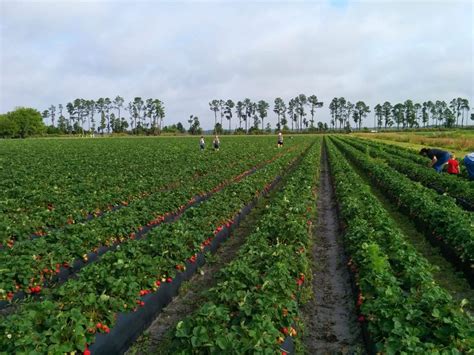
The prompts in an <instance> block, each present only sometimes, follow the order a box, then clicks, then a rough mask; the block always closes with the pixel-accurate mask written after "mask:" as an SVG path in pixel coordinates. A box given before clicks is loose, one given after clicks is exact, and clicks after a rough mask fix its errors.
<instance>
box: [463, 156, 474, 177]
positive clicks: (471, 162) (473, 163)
mask: <svg viewBox="0 0 474 355" xmlns="http://www.w3.org/2000/svg"><path fill="white" fill-rule="evenodd" d="M464 166H465V167H466V170H467V174H468V175H469V180H474V152H472V153H469V154H466V156H465V157H464Z"/></svg>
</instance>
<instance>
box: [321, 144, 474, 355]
mask: <svg viewBox="0 0 474 355" xmlns="http://www.w3.org/2000/svg"><path fill="white" fill-rule="evenodd" d="M327 147H328V152H329V158H330V167H331V172H332V175H333V179H334V187H335V193H336V198H337V201H338V206H339V211H340V216H341V219H342V221H343V224H344V226H343V227H344V244H345V248H346V251H347V252H348V254H349V255H350V259H349V262H348V266H349V267H350V269H351V271H352V273H353V275H354V283H355V286H356V288H357V290H358V294H357V299H356V307H357V309H358V312H359V318H358V319H359V321H360V322H361V323H362V324H363V326H364V329H365V331H366V334H368V339H369V342H370V343H372V344H373V346H374V348H373V349H372V350H373V351H374V352H382V353H387V354H395V353H412V354H415V353H417V354H420V353H428V352H429V353H441V352H447V353H448V352H449V353H459V352H466V351H468V350H469V349H472V348H473V346H474V333H473V330H474V329H473V327H472V321H473V319H472V318H471V317H470V316H469V315H467V314H465V313H463V310H462V305H461V307H459V306H458V305H456V304H455V303H454V302H453V299H452V297H451V296H450V295H449V294H448V292H447V291H445V290H444V289H442V288H441V287H439V286H438V285H437V284H436V283H435V281H434V279H433V276H432V274H431V271H430V270H431V267H430V264H429V262H428V261H427V260H426V259H424V258H423V257H422V256H420V255H419V254H418V253H417V252H416V250H415V249H414V247H413V246H412V245H411V244H410V243H408V242H407V241H406V240H405V237H404V235H403V234H402V232H401V231H400V229H399V228H398V227H397V225H396V222H394V221H393V220H392V219H391V217H390V215H389V214H388V212H387V211H386V210H385V209H384V208H383V206H382V205H381V203H380V202H379V201H378V200H377V198H376V197H375V196H374V195H373V194H372V193H371V190H370V187H369V186H368V185H367V184H366V183H365V182H364V181H363V180H362V178H361V177H360V176H359V175H358V174H357V173H356V172H355V171H354V170H353V168H352V167H351V166H350V164H349V162H348V161H347V160H346V158H345V157H344V156H345V155H347V153H346V151H345V150H344V151H342V152H339V151H338V150H337V149H336V147H335V146H334V145H333V143H332V142H330V141H329V142H327Z"/></svg>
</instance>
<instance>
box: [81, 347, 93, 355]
mask: <svg viewBox="0 0 474 355" xmlns="http://www.w3.org/2000/svg"><path fill="white" fill-rule="evenodd" d="M82 354H83V355H91V351H90V350H89V349H88V348H87V347H86V348H85V349H84V352H83V353H82Z"/></svg>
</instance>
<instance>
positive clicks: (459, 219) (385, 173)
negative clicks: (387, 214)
mask: <svg viewBox="0 0 474 355" xmlns="http://www.w3.org/2000/svg"><path fill="white" fill-rule="evenodd" d="M335 142H336V144H337V145H338V147H340V149H341V150H342V151H343V152H344V154H345V155H346V156H347V157H348V158H349V159H350V160H351V161H352V162H353V163H355V164H356V165H357V166H359V167H360V168H361V169H362V170H363V171H365V172H367V175H368V176H369V178H370V179H371V180H372V181H373V182H374V183H375V184H376V185H378V186H379V187H380V188H381V189H383V191H384V193H385V194H387V195H388V196H389V197H390V198H391V199H392V200H393V201H394V203H396V205H397V206H399V207H400V208H401V209H402V210H403V211H404V212H405V213H407V214H408V215H409V216H410V218H412V219H413V220H414V221H415V222H416V223H417V224H418V227H419V228H420V229H422V230H423V231H424V232H425V234H426V235H427V237H428V238H430V239H433V240H435V241H437V242H438V243H441V244H442V245H444V248H445V249H446V251H447V252H449V253H450V254H452V255H453V257H455V259H456V262H458V263H459V264H460V266H462V267H463V268H464V271H465V272H466V276H467V277H468V278H469V279H470V282H472V281H473V279H474V278H473V276H474V275H473V272H474V230H473V228H472V225H473V223H474V220H473V215H472V213H469V212H466V211H463V210H462V209H461V208H459V207H458V206H457V205H456V203H455V200H454V199H453V198H451V197H449V196H444V195H439V194H438V193H436V192H435V191H433V190H431V189H429V188H426V187H424V186H422V185H420V184H416V183H414V182H413V181H412V180H410V179H409V178H407V177H406V176H404V175H403V174H400V173H399V172H397V171H396V170H394V169H393V168H391V167H390V166H388V165H387V164H386V163H381V162H380V161H378V160H373V159H372V158H371V157H370V156H368V155H367V154H363V153H362V152H360V151H359V150H357V149H355V148H353V147H351V146H350V145H348V144H346V143H343V142H341V141H340V140H336V141H335Z"/></svg>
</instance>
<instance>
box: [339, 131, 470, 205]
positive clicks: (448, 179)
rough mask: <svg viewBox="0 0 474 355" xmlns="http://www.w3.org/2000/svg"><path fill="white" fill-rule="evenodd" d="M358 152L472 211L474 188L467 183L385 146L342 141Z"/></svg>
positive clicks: (349, 140) (354, 140)
mask: <svg viewBox="0 0 474 355" xmlns="http://www.w3.org/2000/svg"><path fill="white" fill-rule="evenodd" d="M344 142H346V143H349V144H351V145H352V146H353V147H355V148H357V149H359V150H360V151H363V152H366V153H367V154H369V155H370V156H372V157H377V158H381V159H383V160H385V162H386V163H387V164H388V165H389V166H391V167H392V168H394V169H395V170H397V171H398V172H400V173H402V174H405V175H406V176H408V177H409V178H410V179H412V180H414V181H418V182H420V183H421V184H423V185H424V186H426V187H429V188H432V189H434V190H436V191H437V192H438V193H441V194H444V193H445V194H447V195H449V196H451V197H453V198H455V199H456V201H457V202H458V204H459V205H460V206H462V207H464V208H465V209H467V210H470V211H473V210H474V188H472V187H471V184H470V182H469V181H466V180H464V179H459V178H458V177H457V176H453V175H447V174H438V173H437V172H436V171H435V170H434V169H429V168H427V167H426V165H425V166H421V165H419V164H417V163H415V162H413V160H409V159H405V158H400V157H398V156H397V155H395V154H392V153H387V152H385V150H384V149H385V146H386V144H383V143H377V142H371V143H368V142H367V141H366V140H361V139H344Z"/></svg>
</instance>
